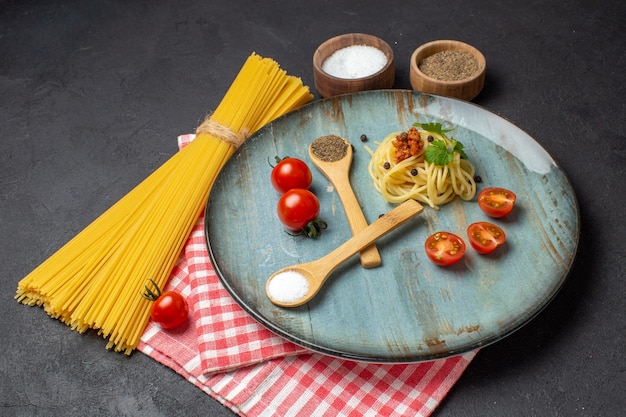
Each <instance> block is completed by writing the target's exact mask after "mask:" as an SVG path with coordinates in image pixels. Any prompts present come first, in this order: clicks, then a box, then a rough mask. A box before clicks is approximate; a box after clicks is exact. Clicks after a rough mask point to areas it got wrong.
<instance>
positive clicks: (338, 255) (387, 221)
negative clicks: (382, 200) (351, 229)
mask: <svg viewBox="0 0 626 417" xmlns="http://www.w3.org/2000/svg"><path fill="white" fill-rule="evenodd" d="M423 210H424V207H422V205H421V204H420V203H418V202H417V201H415V200H407V201H405V202H404V203H402V204H400V205H399V206H397V207H396V208H394V209H393V210H391V211H390V212H388V213H387V214H385V215H383V216H382V217H380V218H379V219H378V220H376V221H375V222H373V223H372V224H370V225H369V226H367V227H366V228H364V229H362V230H361V231H360V232H358V233H356V234H354V235H353V236H352V237H351V238H350V239H348V240H347V241H346V242H344V243H343V244H342V245H341V246H339V247H337V248H336V249H335V250H333V251H332V252H330V253H329V254H327V255H325V256H324V257H322V258H320V259H318V260H317V261H314V263H315V264H317V266H318V267H319V268H320V269H325V271H323V273H320V274H319V275H320V276H322V275H323V276H324V280H325V279H326V278H327V277H328V276H329V275H330V274H331V273H332V272H333V271H334V270H335V268H337V267H338V266H339V265H341V264H342V263H343V262H345V261H346V260H347V259H348V258H350V257H351V256H352V255H354V254H355V253H357V252H359V251H361V250H362V249H363V248H365V247H367V246H369V245H371V244H372V243H374V242H375V241H376V240H377V239H379V238H381V237H382V236H384V235H385V234H387V233H389V232H390V231H392V230H393V229H395V228H397V227H399V226H401V225H402V224H404V223H406V222H407V221H408V220H410V219H412V218H413V217H415V216H417V215H418V214H420V213H421V212H422V211H423ZM318 272H321V271H318Z"/></svg>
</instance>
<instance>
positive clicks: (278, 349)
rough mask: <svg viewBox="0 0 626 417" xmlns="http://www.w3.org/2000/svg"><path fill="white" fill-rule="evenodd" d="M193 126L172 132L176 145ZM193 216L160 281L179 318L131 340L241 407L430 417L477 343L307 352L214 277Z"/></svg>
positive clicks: (255, 411) (275, 412)
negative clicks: (179, 304) (374, 355)
mask: <svg viewBox="0 0 626 417" xmlns="http://www.w3.org/2000/svg"><path fill="white" fill-rule="evenodd" d="M190 140H193V135H184V136H181V137H179V146H180V147H182V146H184V145H185V144H186V143H188V142H189V141H190ZM203 222H204V218H200V219H199V220H198V222H197V223H196V225H195V227H194V229H193V232H192V233H191V236H190V237H189V240H188V242H187V244H186V246H185V249H184V251H183V253H182V254H181V257H180V259H179V260H178V263H177V264H176V267H175V268H174V270H173V271H172V276H171V278H170V280H169V282H168V285H167V287H166V290H168V291H170V290H173V291H178V292H180V293H182V294H183V295H184V296H185V297H186V298H187V300H188V302H189V307H190V320H189V321H188V323H187V325H186V326H183V327H182V328H179V329H175V330H163V329H161V328H160V327H159V326H158V325H156V324H154V323H152V322H150V323H149V325H148V326H147V328H146V330H145V332H144V334H143V336H142V338H141V343H140V344H139V347H138V349H139V350H140V351H141V352H143V353H145V354H146V355H148V356H150V357H152V358H153V359H155V360H157V361H158V362H160V363H162V364H164V365H166V366H168V367H170V368H172V369H173V370H174V371H176V372H178V373H179V374H180V375H182V376H183V377H184V378H186V379H187V380H188V381H189V382H191V383H193V384H195V385H196V386H198V387H199V388H200V389H202V390H203V391H204V392H206V393H207V394H209V395H210V396H212V397H213V398H215V399H217V400H218V401H220V402H221V403H223V404H224V405H225V406H226V407H229V408H230V409H231V410H232V411H233V412H234V413H236V414H239V415H242V416H299V415H309V416H379V415H384V416H407V415H411V416H428V415H430V414H431V413H432V412H433V410H434V409H435V408H436V407H437V406H438V405H439V403H440V402H441V401H442V399H443V398H444V397H445V395H446V394H447V393H448V391H449V390H450V388H451V387H452V385H453V384H454V383H455V382H456V381H457V380H458V379H459V377H460V376H461V374H462V373H463V371H464V370H465V368H466V367H467V365H468V364H469V363H470V361H471V360H472V358H473V357H474V355H475V353H476V352H470V353H466V354H464V355H460V356H455V357H452V358H447V359H440V360H436V361H431V362H424V363H418V364H398V365H396V364H382V365H379V364H369V363H360V362H354V361H348V360H343V359H337V358H333V357H330V356H326V355H322V354H318V353H315V352H311V351H309V350H307V349H305V348H302V347H300V346H297V345H295V344H293V343H291V342H289V341H287V340H285V339H283V338H281V337H279V336H277V335H275V334H273V333H271V332H270V331H269V330H267V329H266V328H265V327H263V326H261V325H260V324H258V323H257V322H256V321H255V320H254V319H252V318H251V317H250V316H249V315H248V314H247V313H246V312H245V311H244V310H243V309H242V308H241V307H239V305H238V304H236V303H235V301H234V300H233V299H232V298H231V297H230V295H229V294H228V292H227V291H226V289H225V288H224V287H223V286H222V285H221V283H220V281H219V279H218V278H217V276H216V274H215V271H214V270H213V267H212V266H211V263H210V259H209V255H208V253H207V249H206V243H205V239H204V223H203Z"/></svg>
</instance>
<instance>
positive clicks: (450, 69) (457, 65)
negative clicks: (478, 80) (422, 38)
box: [418, 50, 478, 81]
mask: <svg viewBox="0 0 626 417" xmlns="http://www.w3.org/2000/svg"><path fill="white" fill-rule="evenodd" d="M418 68H419V70H420V71H422V72H423V73H424V74H426V75H428V76H429V77H431V78H435V79H437V80H442V81H459V80H464V79H466V78H469V77H471V76H472V75H473V74H475V73H476V71H478V60H477V59H476V57H475V56H474V55H472V54H470V53H469V52H466V51H456V50H449V51H441V52H436V53H434V54H432V55H430V56H427V57H426V58H424V59H422V60H421V61H420V62H419V64H418Z"/></svg>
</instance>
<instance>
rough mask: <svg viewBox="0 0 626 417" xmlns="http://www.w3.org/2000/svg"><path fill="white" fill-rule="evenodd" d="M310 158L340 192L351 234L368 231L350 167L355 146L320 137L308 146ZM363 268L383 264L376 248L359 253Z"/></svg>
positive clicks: (327, 137) (332, 138)
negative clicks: (353, 186) (353, 187)
mask: <svg viewBox="0 0 626 417" xmlns="http://www.w3.org/2000/svg"><path fill="white" fill-rule="evenodd" d="M309 156H310V157H311V160H312V161H313V165H315V166H316V167H317V169H319V170H320V171H321V172H322V174H324V176H325V177H326V178H327V179H328V180H329V181H330V183H331V184H332V185H333V186H334V187H335V190H337V194H338V195H339V199H340V200H341V204H343V208H344V210H345V212H346V217H347V218H348V224H349V225H350V230H351V231H352V234H353V235H354V234H355V233H357V232H359V231H361V230H363V229H364V228H365V227H367V220H366V219H365V215H363V211H362V210H361V206H360V205H359V202H358V200H357V199H356V196H355V195H354V191H353V190H352V186H351V185H350V178H349V173H350V165H351V164H352V145H350V143H349V142H348V141H347V140H345V139H344V138H342V137H339V136H335V135H327V136H321V137H319V138H317V139H315V140H314V141H313V142H311V145H309ZM360 258H361V265H362V266H363V267H364V268H375V267H377V266H379V265H380V264H381V263H382V260H381V258H380V253H378V249H377V248H376V245H371V246H368V247H367V248H365V249H364V250H362V251H361V253H360Z"/></svg>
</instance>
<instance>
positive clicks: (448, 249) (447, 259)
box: [424, 232, 465, 266]
mask: <svg viewBox="0 0 626 417" xmlns="http://www.w3.org/2000/svg"><path fill="white" fill-rule="evenodd" d="M424 249H425V250H426V255H428V257H429V258H430V260H431V261H433V262H434V263H435V264H437V265H440V266H448V265H452V264H454V263H456V262H458V261H459V260H460V259H461V258H462V257H463V255H464V254H465V242H464V241H463V239H461V238H460V237H458V236H457V235H454V234H452V233H450V232H437V233H434V234H432V235H430V236H429V237H428V239H426V243H425V244H424Z"/></svg>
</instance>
